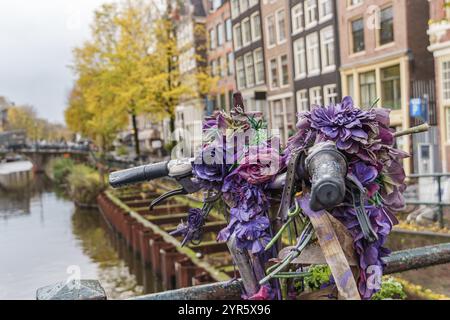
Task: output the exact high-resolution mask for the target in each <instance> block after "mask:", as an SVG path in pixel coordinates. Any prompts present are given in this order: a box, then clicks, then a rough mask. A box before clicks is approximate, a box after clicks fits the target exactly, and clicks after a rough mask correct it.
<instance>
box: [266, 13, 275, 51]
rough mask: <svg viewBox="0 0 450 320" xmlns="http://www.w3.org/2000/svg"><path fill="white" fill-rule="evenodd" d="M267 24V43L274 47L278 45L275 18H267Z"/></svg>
mask: <svg viewBox="0 0 450 320" xmlns="http://www.w3.org/2000/svg"><path fill="white" fill-rule="evenodd" d="M266 22H267V43H268V45H269V46H274V45H275V44H276V41H277V40H276V37H277V35H276V28H275V17H274V16H273V15H272V16H268V17H267V18H266Z"/></svg>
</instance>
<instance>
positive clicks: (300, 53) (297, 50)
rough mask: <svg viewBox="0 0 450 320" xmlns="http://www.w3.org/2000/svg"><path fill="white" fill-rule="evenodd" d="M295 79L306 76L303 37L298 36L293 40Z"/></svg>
mask: <svg viewBox="0 0 450 320" xmlns="http://www.w3.org/2000/svg"><path fill="white" fill-rule="evenodd" d="M294 66H295V79H302V78H305V77H306V50H305V39H303V38H300V39H297V40H295V42H294Z"/></svg>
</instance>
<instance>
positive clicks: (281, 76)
mask: <svg viewBox="0 0 450 320" xmlns="http://www.w3.org/2000/svg"><path fill="white" fill-rule="evenodd" d="M283 57H286V76H287V81H286V83H284V75H285V74H284V73H283V62H282V61H283ZM278 63H279V66H278V72H279V73H280V74H279V76H278V78H279V84H278V85H279V87H280V88H286V87H288V86H289V56H288V55H287V53H286V54H282V55H280V56H279V57H278Z"/></svg>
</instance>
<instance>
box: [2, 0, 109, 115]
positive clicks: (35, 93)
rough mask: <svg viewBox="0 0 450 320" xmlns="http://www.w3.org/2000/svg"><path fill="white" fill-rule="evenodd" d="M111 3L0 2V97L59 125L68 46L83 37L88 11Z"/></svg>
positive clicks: (62, 0) (69, 76)
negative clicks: (24, 105) (29, 108)
mask: <svg viewBox="0 0 450 320" xmlns="http://www.w3.org/2000/svg"><path fill="white" fill-rule="evenodd" d="M106 2H111V0H10V1H8V0H0V96H6V97H7V98H9V99H10V100H11V101H13V102H15V103H16V104H31V105H33V106H34V107H35V108H36V109H37V110H38V112H39V115H40V116H41V117H45V118H47V119H49V120H50V121H53V122H60V123H62V122H63V121H64V109H65V106H66V100H67V94H68V92H69V91H70V88H71V86H72V82H73V75H72V73H71V71H70V70H69V68H68V65H70V64H71V61H72V54H71V53H72V48H74V47H75V46H78V45H80V44H82V43H83V41H84V40H87V39H88V38H89V25H90V23H91V21H92V17H93V11H94V9H96V8H98V7H99V6H100V5H101V4H102V3H106Z"/></svg>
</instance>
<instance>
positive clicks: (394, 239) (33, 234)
mask: <svg viewBox="0 0 450 320" xmlns="http://www.w3.org/2000/svg"><path fill="white" fill-rule="evenodd" d="M445 241H450V239H448V238H439V237H429V236H419V235H417V236H411V235H405V234H393V235H392V236H391V237H390V239H389V247H390V248H391V249H392V250H401V249H406V248H414V247H419V246H424V245H430V244H434V243H440V242H445ZM449 274H450V265H444V266H436V267H431V268H427V269H422V270H418V271H410V272H407V273H403V274H402V275H401V277H403V278H405V279H406V280H408V281H410V282H413V283H415V284H419V285H422V286H423V287H425V288H430V289H432V290H433V291H435V292H437V293H442V294H446V295H450V278H449V276H448V275H449ZM78 276H79V277H81V278H82V279H98V280H100V282H101V284H102V286H103V287H104V288H105V290H106V292H107V295H108V298H110V299H125V298H128V297H132V296H136V295H141V294H145V293H153V292H159V291H162V285H161V281H160V279H158V277H156V276H155V275H154V274H153V273H152V271H151V270H150V269H149V268H144V267H143V266H142V263H141V261H140V260H139V259H138V258H136V257H135V256H134V255H133V254H132V253H130V250H128V248H127V247H126V245H125V244H124V242H123V241H122V239H119V238H118V237H117V235H116V234H114V233H113V232H112V231H111V230H110V228H109V227H108V226H107V224H106V222H105V221H104V219H103V217H102V216H101V214H100V213H99V212H98V211H97V210H79V209H76V208H75V206H74V205H73V203H72V202H71V201H70V200H69V199H66V198H65V197H64V196H63V195H62V194H61V192H58V190H56V189H55V188H53V187H52V185H51V183H50V182H49V181H48V180H47V179H46V178H45V177H43V176H37V177H36V179H35V181H34V183H33V184H32V185H31V186H30V187H29V188H27V189H26V190H21V191H20V192H14V193H12V192H6V191H4V190H1V189H0V300H1V299H35V295H36V289H37V288H40V287H43V286H46V285H49V284H53V283H57V282H60V281H67V280H70V279H72V278H74V277H78Z"/></svg>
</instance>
